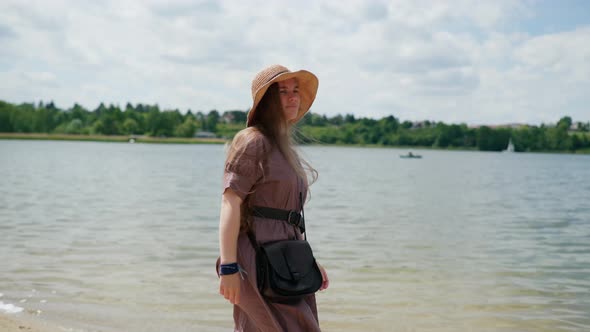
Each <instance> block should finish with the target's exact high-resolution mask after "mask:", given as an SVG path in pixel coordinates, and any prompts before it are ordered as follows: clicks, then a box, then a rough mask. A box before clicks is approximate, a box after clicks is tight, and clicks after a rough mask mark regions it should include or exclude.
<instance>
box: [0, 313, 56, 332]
mask: <svg viewBox="0 0 590 332" xmlns="http://www.w3.org/2000/svg"><path fill="white" fill-rule="evenodd" d="M23 315H26V314H23V313H18V314H6V313H3V312H0V331H2V332H23V331H26V332H63V331H66V329H64V328H59V327H57V326H54V325H51V324H49V323H48V322H44V321H41V320H34V319H33V318H32V317H26V316H23Z"/></svg>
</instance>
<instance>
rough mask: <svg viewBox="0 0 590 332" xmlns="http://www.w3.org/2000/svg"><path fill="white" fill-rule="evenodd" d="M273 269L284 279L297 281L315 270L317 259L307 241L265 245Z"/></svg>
mask: <svg viewBox="0 0 590 332" xmlns="http://www.w3.org/2000/svg"><path fill="white" fill-rule="evenodd" d="M262 249H263V250H264V252H265V253H266V257H267V258H268V261H269V264H270V266H271V267H272V269H273V270H274V271H275V272H276V273H277V274H278V275H279V276H280V277H281V278H283V279H287V280H293V281H297V280H300V279H301V278H303V277H305V276H306V275H307V274H308V273H309V272H311V271H312V270H313V266H314V262H315V259H314V257H313V252H312V251H311V247H310V246H309V243H308V242H307V241H302V240H287V241H279V242H274V243H270V244H265V245H263V246H262Z"/></svg>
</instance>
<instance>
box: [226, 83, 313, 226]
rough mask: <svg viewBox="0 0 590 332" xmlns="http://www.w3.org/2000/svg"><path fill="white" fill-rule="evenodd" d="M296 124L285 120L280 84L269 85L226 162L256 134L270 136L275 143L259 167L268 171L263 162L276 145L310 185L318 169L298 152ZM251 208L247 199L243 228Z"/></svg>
mask: <svg viewBox="0 0 590 332" xmlns="http://www.w3.org/2000/svg"><path fill="white" fill-rule="evenodd" d="M294 127H295V126H294V125H291V124H289V123H287V120H286V119H285V115H284V113H283V108H282V105H281V99H280V96H279V85H278V83H273V84H272V85H271V86H269V87H268V90H267V91H266V93H265V94H264V96H263V97H262V99H261V100H260V103H259V104H258V106H257V107H256V112H255V113H254V116H253V118H252V123H251V126H250V127H249V128H246V129H244V130H242V131H240V132H239V133H238V134H237V135H236V136H235V137H234V139H233V140H232V143H231V145H230V148H229V151H228V154H227V160H226V163H227V162H231V161H232V160H234V158H236V156H237V154H238V153H240V151H243V150H244V148H245V146H246V144H247V143H248V142H250V141H251V140H252V139H253V138H254V137H255V136H256V135H260V134H262V135H264V136H265V137H266V138H267V139H268V141H269V142H270V144H271V146H270V149H267V150H266V151H265V152H264V154H263V155H262V158H261V159H260V162H259V165H258V167H260V168H261V169H262V170H264V167H263V161H264V160H266V159H267V158H268V155H269V154H270V152H271V150H272V149H275V148H276V149H278V150H279V151H280V152H281V154H282V155H283V156H284V157H285V159H286V160H287V162H288V163H289V165H290V166H291V167H292V168H293V170H294V171H295V173H297V175H298V176H299V177H300V178H301V179H303V181H304V182H305V184H306V185H307V186H310V185H311V184H312V183H314V182H315V181H316V180H317V177H318V172H317V171H316V170H315V169H314V168H313V167H312V166H311V165H310V164H309V163H308V162H307V161H306V160H304V159H303V158H301V157H300V155H299V153H298V152H297V149H296V144H297V142H296V140H295V135H294V130H295V128H294ZM263 174H264V173H263ZM308 197H309V196H308ZM247 208H248V204H247V202H244V204H243V205H242V228H243V227H244V226H246V224H249V221H248V220H247V216H248V215H249V213H248V211H247V210H244V209H247Z"/></svg>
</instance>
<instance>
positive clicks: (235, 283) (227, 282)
mask: <svg viewBox="0 0 590 332" xmlns="http://www.w3.org/2000/svg"><path fill="white" fill-rule="evenodd" d="M219 278H220V280H219V294H221V295H222V296H223V297H225V298H226V300H228V301H229V302H230V303H231V304H238V303H240V273H234V274H228V275H224V276H221V277H219Z"/></svg>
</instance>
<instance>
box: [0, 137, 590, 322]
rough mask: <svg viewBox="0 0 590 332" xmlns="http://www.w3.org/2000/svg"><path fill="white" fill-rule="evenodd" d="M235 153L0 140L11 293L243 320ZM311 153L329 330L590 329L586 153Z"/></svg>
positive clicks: (589, 164)
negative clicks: (223, 216) (223, 254)
mask: <svg viewBox="0 0 590 332" xmlns="http://www.w3.org/2000/svg"><path fill="white" fill-rule="evenodd" d="M223 149H224V148H223V146H221V145H155V144H154V145H151V144H121V143H93V142H55V141H0V181H1V182H0V293H1V295H0V296H1V297H0V304H3V305H4V306H5V307H6V305H7V304H13V305H16V306H19V307H22V308H24V311H23V312H22V313H19V314H14V315H22V316H24V317H29V318H30V317H33V316H34V319H41V320H44V321H50V322H54V323H55V324H56V325H59V326H63V327H66V328H71V329H73V330H79V331H82V330H83V331H109V332H110V331H230V330H231V329H232V326H233V324H232V318H231V306H230V305H229V304H228V303H227V302H226V301H225V300H224V299H223V298H222V297H220V296H219V295H218V294H217V289H218V282H217V277H216V275H215V271H214V263H215V259H216V257H217V253H218V249H217V246H218V244H217V225H218V217H219V204H220V190H221V189H220V187H221V175H222V174H221V170H222V165H223V160H224V151H223ZM303 151H304V154H305V156H307V159H308V160H310V161H311V163H312V164H313V165H314V166H315V167H316V168H317V170H318V171H319V173H320V177H319V180H318V182H317V183H316V184H314V185H313V186H312V188H311V189H312V194H311V201H310V202H309V203H308V205H307V206H306V210H305V213H306V217H307V218H306V219H307V227H308V233H309V240H310V242H311V244H312V246H313V248H314V251H315V254H316V257H317V258H318V260H319V261H320V262H321V263H322V264H323V265H324V266H325V267H326V269H327V270H328V273H329V275H330V279H331V287H330V289H328V290H327V291H325V292H322V293H319V294H318V296H317V298H318V304H319V311H320V320H321V325H322V327H323V329H324V330H325V331H361V330H362V331H588V330H590V156H583V155H557V154H502V153H481V152H450V151H431V150H421V151H419V153H420V154H422V155H423V159H401V158H399V155H400V154H404V153H406V152H407V151H406V150H396V149H373V148H348V147H320V146H314V147H305V148H304V149H303ZM0 308H2V306H0ZM0 312H1V309H0Z"/></svg>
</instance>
